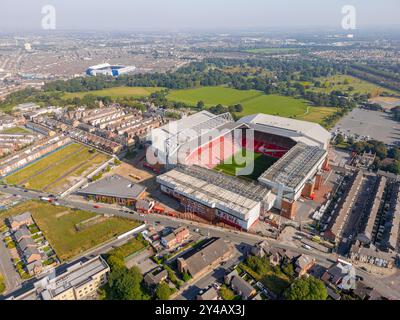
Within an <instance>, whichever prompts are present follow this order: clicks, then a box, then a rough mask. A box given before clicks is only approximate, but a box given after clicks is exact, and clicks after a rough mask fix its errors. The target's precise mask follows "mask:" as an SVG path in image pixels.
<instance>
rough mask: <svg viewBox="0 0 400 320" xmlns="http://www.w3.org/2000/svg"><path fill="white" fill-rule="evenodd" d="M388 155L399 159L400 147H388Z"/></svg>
mask: <svg viewBox="0 0 400 320" xmlns="http://www.w3.org/2000/svg"><path fill="white" fill-rule="evenodd" d="M388 157H389V158H392V159H395V160H400V148H399V147H393V148H391V149H389V151H388Z"/></svg>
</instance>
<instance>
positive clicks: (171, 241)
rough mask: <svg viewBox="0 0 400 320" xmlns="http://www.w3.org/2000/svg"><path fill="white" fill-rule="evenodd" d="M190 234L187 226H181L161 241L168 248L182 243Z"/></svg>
mask: <svg viewBox="0 0 400 320" xmlns="http://www.w3.org/2000/svg"><path fill="white" fill-rule="evenodd" d="M189 236H190V233H189V229H188V228H186V227H179V228H177V229H175V230H174V231H172V232H171V233H170V234H168V235H166V236H165V237H162V238H161V243H162V245H163V246H164V247H166V248H167V249H170V248H173V247H174V246H176V245H178V244H181V243H182V242H183V241H185V240H186V239H187V238H188V237H189Z"/></svg>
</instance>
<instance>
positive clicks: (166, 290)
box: [156, 282, 172, 300]
mask: <svg viewBox="0 0 400 320" xmlns="http://www.w3.org/2000/svg"><path fill="white" fill-rule="evenodd" d="M171 293H172V291H171V288H170V287H169V286H168V284H166V283H165V282H161V283H159V284H158V285H157V287H156V298H157V300H169V297H170V296H171Z"/></svg>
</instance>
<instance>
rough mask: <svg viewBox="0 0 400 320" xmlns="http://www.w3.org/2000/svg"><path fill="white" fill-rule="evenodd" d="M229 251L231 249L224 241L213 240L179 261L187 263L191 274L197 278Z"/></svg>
mask: <svg viewBox="0 0 400 320" xmlns="http://www.w3.org/2000/svg"><path fill="white" fill-rule="evenodd" d="M229 251H230V248H229V246H228V245H227V244H226V243H225V241H224V240H223V239H221V238H211V239H210V240H209V241H207V242H206V243H204V244H203V245H201V246H200V247H199V248H197V249H195V252H194V251H191V252H188V254H185V255H184V256H183V257H181V258H179V259H181V260H184V261H185V262H186V264H187V268H188V271H189V273H190V274H191V275H192V276H195V275H196V274H197V273H199V272H200V271H202V270H203V269H204V268H206V267H207V266H209V265H212V264H213V263H214V262H215V261H217V260H218V259H219V258H221V257H222V256H224V255H225V254H226V253H228V252H229Z"/></svg>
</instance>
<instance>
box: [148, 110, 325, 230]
mask: <svg viewBox="0 0 400 320" xmlns="http://www.w3.org/2000/svg"><path fill="white" fill-rule="evenodd" d="M330 137H331V135H330V133H329V132H328V131H326V130H325V129H324V128H322V127H321V126H320V125H318V124H315V123H310V122H305V121H299V120H294V119H287V118H282V117H276V116H270V115H265V114H257V115H252V116H247V117H244V118H242V119H240V120H239V121H237V122H234V121H233V119H232V117H231V115H230V114H229V113H227V114H222V115H214V114H212V113H210V112H208V111H202V112H199V113H196V114H194V115H191V116H188V117H186V118H183V119H181V120H178V121H174V122H172V123H169V124H168V125H164V126H162V127H160V128H158V129H155V130H152V133H151V137H150V144H151V145H150V147H149V149H148V153H147V154H148V157H147V160H148V161H150V162H152V163H150V164H151V165H153V166H163V167H164V168H165V169H166V170H172V171H170V172H167V173H165V174H163V175H161V176H159V177H158V178H157V181H158V182H159V184H160V185H161V189H162V191H163V192H165V193H167V194H169V195H171V196H173V197H175V198H178V199H179V200H180V202H181V204H182V205H183V206H184V208H185V210H187V211H188V212H193V213H196V214H198V215H201V216H203V217H204V216H206V217H207V218H208V220H225V222H226V223H228V224H231V225H234V226H236V227H240V228H243V229H246V230H248V229H249V228H250V227H251V225H252V224H253V223H254V222H255V221H256V220H257V219H258V217H259V216H260V214H262V213H265V212H267V211H268V210H270V209H271V208H276V209H278V210H280V211H281V214H282V215H283V216H284V217H286V218H288V219H294V218H295V214H296V201H297V200H298V199H299V198H300V197H301V196H304V197H308V198H312V196H313V193H314V190H316V189H318V188H319V187H320V186H321V184H322V182H323V179H322V172H323V171H324V170H329V165H328V163H329V161H328V147H329V141H330ZM243 149H246V150H251V151H253V152H254V153H256V154H264V155H265V156H268V157H270V158H273V159H275V160H277V161H276V162H275V163H274V164H273V165H271V166H270V167H269V168H267V170H266V171H265V172H264V173H262V174H261V175H260V176H259V177H258V179H257V181H255V182H253V183H250V187H249V185H246V181H244V180H243V179H239V178H237V177H227V176H225V175H224V174H219V175H218V177H216V176H215V175H216V174H217V173H216V172H214V170H213V169H214V168H215V167H216V166H217V165H219V164H220V163H224V161H226V160H227V159H229V158H231V157H232V156H233V155H236V154H237V152H239V151H240V150H243ZM149 155H150V157H149ZM253 161H254V159H253ZM200 167H202V168H200ZM250 189H253V190H255V191H256V192H255V193H251V192H250V193H247V192H248V190H250ZM237 190H238V191H237ZM240 190H243V191H240ZM237 192H239V193H237ZM257 192H258V194H256V193H257ZM239 195H240V196H239ZM227 203H229V205H227Z"/></svg>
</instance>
